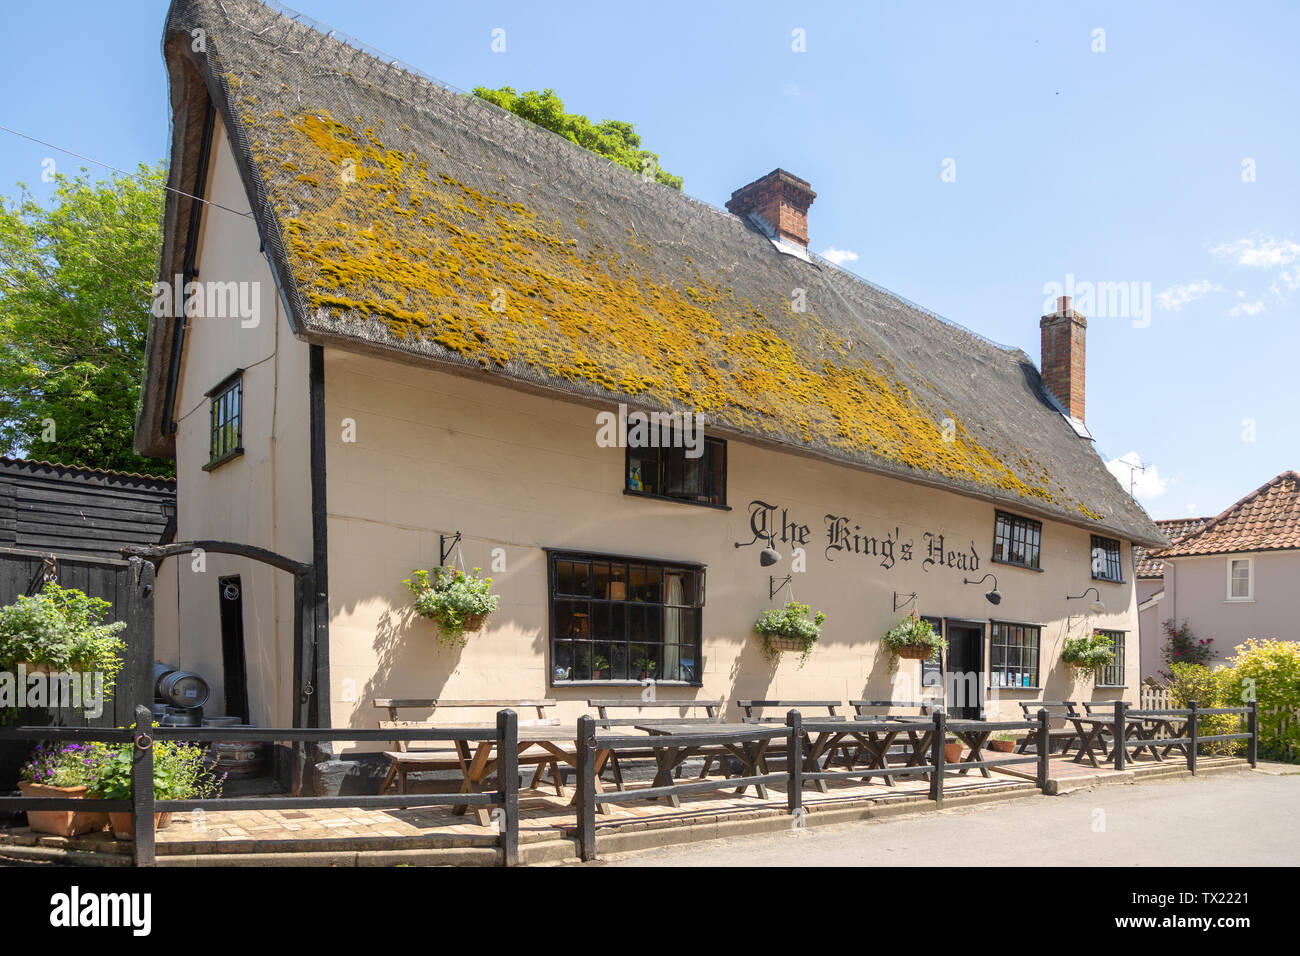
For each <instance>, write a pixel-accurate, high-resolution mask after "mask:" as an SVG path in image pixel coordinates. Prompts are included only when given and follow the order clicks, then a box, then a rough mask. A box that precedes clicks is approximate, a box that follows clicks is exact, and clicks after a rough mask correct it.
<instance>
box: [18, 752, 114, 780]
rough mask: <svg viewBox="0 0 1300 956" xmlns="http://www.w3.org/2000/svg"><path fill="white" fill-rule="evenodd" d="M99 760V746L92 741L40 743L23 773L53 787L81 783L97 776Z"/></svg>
mask: <svg viewBox="0 0 1300 956" xmlns="http://www.w3.org/2000/svg"><path fill="white" fill-rule="evenodd" d="M99 761H100V755H99V750H97V749H96V748H95V747H94V746H93V745H91V744H75V743H74V744H64V745H62V746H58V745H55V746H50V745H48V744H38V745H37V746H36V747H35V749H33V750H32V755H31V757H30V758H28V761H27V763H25V764H24V765H23V768H22V771H21V773H20V777H21V779H23V780H26V781H28V782H29V783H42V784H46V785H48V786H51V787H81V786H85V785H86V784H88V783H90V782H91V781H92V780H94V778H95V774H96V772H97V771H98V768H99Z"/></svg>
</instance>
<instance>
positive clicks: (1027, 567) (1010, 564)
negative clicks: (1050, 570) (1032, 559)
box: [989, 558, 1043, 574]
mask: <svg viewBox="0 0 1300 956" xmlns="http://www.w3.org/2000/svg"><path fill="white" fill-rule="evenodd" d="M989 563H990V564H1000V565H1001V566H1002V567H1004V568H1019V569H1020V570H1021V571H1037V572H1038V573H1039V574H1042V573H1043V569H1042V568H1036V567H1034V566H1033V565H1032V564H1019V563H1018V562H1015V561H1000V560H998V559H997V558H989Z"/></svg>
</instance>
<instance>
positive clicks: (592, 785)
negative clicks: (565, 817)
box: [576, 714, 596, 863]
mask: <svg viewBox="0 0 1300 956" xmlns="http://www.w3.org/2000/svg"><path fill="white" fill-rule="evenodd" d="M576 782H577V785H578V857H579V859H581V860H582V861H583V862H584V863H590V862H591V861H592V860H594V859H596V720H595V718H594V717H592V716H591V715H590V714H583V715H582V716H581V717H579V718H578V779H577V781H576Z"/></svg>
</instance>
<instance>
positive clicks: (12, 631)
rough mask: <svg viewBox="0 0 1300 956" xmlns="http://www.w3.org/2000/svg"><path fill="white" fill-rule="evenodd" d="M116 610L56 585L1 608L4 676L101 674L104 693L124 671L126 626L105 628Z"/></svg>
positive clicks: (0, 658) (115, 624)
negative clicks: (107, 618)
mask: <svg viewBox="0 0 1300 956" xmlns="http://www.w3.org/2000/svg"><path fill="white" fill-rule="evenodd" d="M112 607H113V605H112V604H110V603H109V602H108V601H105V600H102V599H100V598H92V597H87V596H86V595H85V594H84V593H82V592H81V591H78V590H77V589H76V588H62V587H59V585H57V584H55V583H54V582H52V581H50V582H47V583H46V585H45V587H44V588H42V589H41V590H40V591H39V592H38V593H36V594H33V595H24V596H22V597H19V598H18V599H17V600H15V601H14V602H13V603H12V604H8V605H6V606H4V607H0V670H8V671H16V669H17V667H18V665H19V664H23V665H25V667H26V668H27V670H29V671H43V672H45V673H50V672H52V671H58V672H64V673H68V672H72V671H79V672H83V673H99V674H102V675H103V678H104V693H105V694H106V695H107V693H108V692H109V690H111V688H112V686H113V682H114V680H115V679H116V677H117V674H118V671H120V670H121V669H122V652H123V651H124V650H126V644H124V643H123V641H122V639H121V638H120V637H118V636H117V634H118V632H119V631H121V630H122V628H124V627H126V622H125V621H115V622H113V623H110V624H105V623H103V621H104V617H105V615H107V614H108V612H109V611H110V610H112Z"/></svg>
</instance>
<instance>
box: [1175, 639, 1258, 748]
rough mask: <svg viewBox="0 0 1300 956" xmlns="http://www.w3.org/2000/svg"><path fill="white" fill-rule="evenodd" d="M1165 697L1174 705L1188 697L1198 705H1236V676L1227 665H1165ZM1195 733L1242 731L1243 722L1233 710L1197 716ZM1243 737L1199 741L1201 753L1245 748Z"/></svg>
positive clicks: (1179, 705)
mask: <svg viewBox="0 0 1300 956" xmlns="http://www.w3.org/2000/svg"><path fill="white" fill-rule="evenodd" d="M1169 670H1170V681H1169V699H1170V701H1171V702H1172V703H1173V706H1174V707H1175V708H1178V709H1182V708H1184V707H1186V706H1187V705H1188V704H1189V703H1191V702H1192V701H1196V706H1197V707H1198V708H1200V707H1240V706H1241V693H1240V689H1239V685H1238V682H1237V677H1236V674H1235V673H1234V671H1233V670H1232V668H1230V667H1206V666H1205V665H1204V664H1182V663H1177V662H1175V663H1173V664H1170V665H1169ZM1196 728H1197V733H1198V734H1199V735H1200V736H1203V737H1213V736H1216V735H1218V734H1236V733H1244V732H1245V722H1244V721H1243V720H1242V718H1241V717H1240V716H1238V715H1236V714H1214V715H1211V716H1208V717H1198V718H1197V721H1196ZM1245 745H1246V742H1245V741H1244V740H1218V741H1214V742H1213V743H1208V744H1202V745H1201V747H1200V752H1201V753H1212V754H1221V755H1228V754H1235V753H1239V752H1241V751H1242V750H1244V749H1245Z"/></svg>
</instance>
